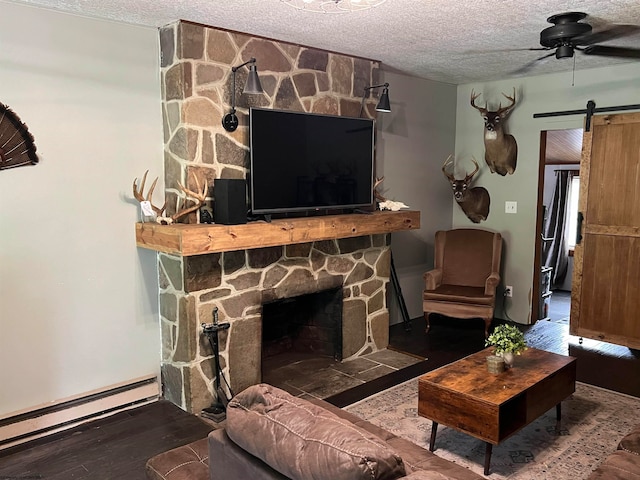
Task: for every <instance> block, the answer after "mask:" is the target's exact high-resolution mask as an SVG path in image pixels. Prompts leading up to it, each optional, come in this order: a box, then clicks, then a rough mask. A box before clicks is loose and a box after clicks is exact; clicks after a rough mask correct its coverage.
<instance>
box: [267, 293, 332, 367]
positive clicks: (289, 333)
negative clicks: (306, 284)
mask: <svg viewBox="0 0 640 480" xmlns="http://www.w3.org/2000/svg"><path fill="white" fill-rule="evenodd" d="M342 298H343V292H342V288H334V289H330V290H323V291H320V292H315V293H310V294H307V295H300V296H297V297H291V298H285V299H282V300H277V301H274V302H271V303H266V304H264V305H263V306H262V375H263V377H264V374H265V371H268V370H269V368H273V367H274V366H276V365H283V364H286V363H289V362H294V361H298V360H300V359H308V358H312V357H329V358H333V359H334V360H335V361H341V360H342Z"/></svg>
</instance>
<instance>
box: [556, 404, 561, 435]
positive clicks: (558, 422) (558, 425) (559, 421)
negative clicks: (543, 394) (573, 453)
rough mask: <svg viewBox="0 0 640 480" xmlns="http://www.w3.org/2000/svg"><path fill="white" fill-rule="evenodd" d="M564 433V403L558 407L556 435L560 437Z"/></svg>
mask: <svg viewBox="0 0 640 480" xmlns="http://www.w3.org/2000/svg"><path fill="white" fill-rule="evenodd" d="M561 431H562V402H560V403H558V404H557V405H556V433H557V434H558V435H560V432H561Z"/></svg>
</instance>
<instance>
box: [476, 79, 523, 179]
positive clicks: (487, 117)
mask: <svg viewBox="0 0 640 480" xmlns="http://www.w3.org/2000/svg"><path fill="white" fill-rule="evenodd" d="M480 95H481V94H480V93H478V94H475V92H474V91H473V90H471V106H472V107H473V108H475V109H476V110H478V111H479V112H480V115H482V119H483V120H484V159H485V161H486V162H487V165H489V169H490V170H491V173H497V174H499V175H502V176H503V177H504V176H505V175H506V174H507V173H508V174H509V175H511V174H512V173H513V172H515V171H516V162H517V160H518V144H517V143H516V139H515V138H513V135H509V134H508V133H506V132H505V131H504V119H505V118H506V117H507V115H509V113H510V112H511V110H512V109H513V107H514V106H515V104H516V88H515V87H513V96H511V97H510V96H508V95H506V94H504V93H503V94H502V95H504V96H505V97H506V98H507V99H508V100H509V101H510V102H511V103H510V104H509V105H507V106H506V107H503V106H502V103H500V104H499V105H498V110H496V111H490V110H489V109H488V108H487V104H486V102H485V104H484V108H482V107H478V106H477V105H476V99H477V98H478V97H479V96H480Z"/></svg>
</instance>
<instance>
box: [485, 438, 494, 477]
mask: <svg viewBox="0 0 640 480" xmlns="http://www.w3.org/2000/svg"><path fill="white" fill-rule="evenodd" d="M485 444H486V448H485V450H484V474H485V475H489V465H491V452H493V445H492V444H491V443H489V442H485Z"/></svg>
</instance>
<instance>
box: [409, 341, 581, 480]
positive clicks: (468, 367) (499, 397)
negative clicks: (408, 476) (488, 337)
mask: <svg viewBox="0 0 640 480" xmlns="http://www.w3.org/2000/svg"><path fill="white" fill-rule="evenodd" d="M492 351H493V347H489V348H487V349H485V350H482V351H480V352H478V353H474V354H473V355H469V356H468V357H465V358H463V359H461V360H458V361H457V362H453V363H450V364H449V365H445V366H444V367H441V368H438V369H437V370H434V371H432V372H429V373H427V374H426V375H423V376H422V377H420V379H419V382H418V389H419V390H418V414H419V415H421V416H423V417H426V418H428V419H430V420H432V421H433V426H432V429H431V440H430V442H429V450H431V451H433V450H434V449H435V441H436V432H437V429H438V424H439V423H441V424H443V425H446V426H447V427H451V428H454V429H456V430H458V431H460V432H464V433H467V434H469V435H472V436H474V437H476V438H478V439H480V440H484V441H485V442H486V449H485V458H484V474H485V475H488V474H489V465H490V463H491V452H492V449H493V445H498V444H499V443H500V442H502V441H503V440H505V439H506V438H508V437H510V436H511V435H513V434H514V433H516V432H517V431H518V430H520V429H521V428H523V427H525V426H526V425H528V424H529V423H531V422H532V421H534V420H535V419H536V418H538V417H539V416H540V415H542V414H543V413H545V412H547V411H548V410H550V409H551V408H553V407H554V406H555V407H556V420H557V422H558V425H557V426H556V428H558V429H559V428H560V418H561V406H560V405H561V403H560V402H562V400H564V399H565V398H567V397H568V396H569V395H571V394H572V393H573V392H574V391H575V389H576V359H575V358H573V357H567V356H563V355H557V354H555V353H550V352H545V351H544V350H537V349H535V348H529V349H527V350H526V351H525V352H523V353H522V355H519V356H516V359H515V362H514V366H513V367H512V368H510V369H509V370H507V371H505V372H503V373H499V374H492V373H489V372H488V371H487V356H488V355H490V354H491V352H492ZM558 431H559V430H558Z"/></svg>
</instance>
